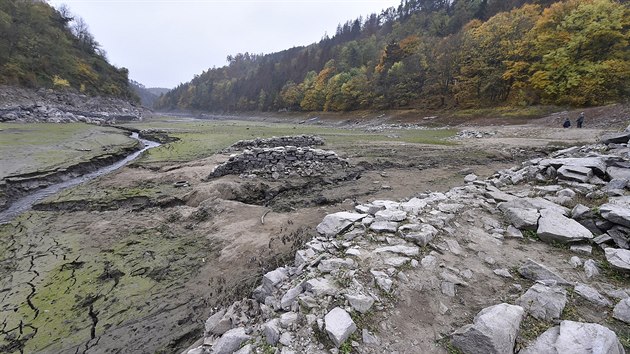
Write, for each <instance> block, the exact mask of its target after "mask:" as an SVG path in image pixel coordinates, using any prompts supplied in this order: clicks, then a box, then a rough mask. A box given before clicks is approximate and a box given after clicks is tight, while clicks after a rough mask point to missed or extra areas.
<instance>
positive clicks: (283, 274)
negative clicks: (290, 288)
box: [262, 268, 289, 293]
mask: <svg viewBox="0 0 630 354" xmlns="http://www.w3.org/2000/svg"><path fill="white" fill-rule="evenodd" d="M288 278H289V272H288V271H287V270H286V269H285V268H276V269H274V270H272V271H271V272H268V273H266V274H265V275H263V279H262V286H263V288H264V289H266V290H267V291H268V293H271V292H272V291H273V289H274V288H275V287H276V286H278V285H279V284H280V283H282V282H283V281H284V280H285V279H288Z"/></svg>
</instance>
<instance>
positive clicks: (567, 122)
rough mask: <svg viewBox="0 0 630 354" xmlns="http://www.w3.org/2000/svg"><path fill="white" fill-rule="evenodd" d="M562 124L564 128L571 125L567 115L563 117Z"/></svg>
mask: <svg viewBox="0 0 630 354" xmlns="http://www.w3.org/2000/svg"><path fill="white" fill-rule="evenodd" d="M562 126H563V127H564V128H568V127H570V126H571V121H570V120H569V117H566V118H565V119H564V123H562Z"/></svg>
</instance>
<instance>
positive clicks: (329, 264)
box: [317, 258, 355, 273]
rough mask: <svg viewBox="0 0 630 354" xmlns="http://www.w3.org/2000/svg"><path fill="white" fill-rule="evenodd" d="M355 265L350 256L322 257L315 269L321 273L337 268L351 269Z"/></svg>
mask: <svg viewBox="0 0 630 354" xmlns="http://www.w3.org/2000/svg"><path fill="white" fill-rule="evenodd" d="M354 267H355V263H354V261H353V260H352V259H350V258H346V259H343V258H331V259H323V260H322V261H321V262H319V265H318V266H317V269H319V271H320V272H322V273H330V272H333V271H336V270H339V269H352V268H354Z"/></svg>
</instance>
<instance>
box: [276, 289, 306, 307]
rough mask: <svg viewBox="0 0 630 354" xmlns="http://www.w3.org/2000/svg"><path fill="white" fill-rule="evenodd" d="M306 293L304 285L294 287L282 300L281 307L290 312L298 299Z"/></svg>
mask: <svg viewBox="0 0 630 354" xmlns="http://www.w3.org/2000/svg"><path fill="white" fill-rule="evenodd" d="M303 291H304V289H303V288H302V285H298V286H296V287H293V288H291V289H289V291H287V292H286V293H285V294H284V296H282V299H280V306H281V307H282V309H283V310H285V311H286V310H289V309H290V308H291V305H292V304H293V303H294V302H295V301H296V299H297V297H298V296H299V295H300V294H301V293H302V292H303Z"/></svg>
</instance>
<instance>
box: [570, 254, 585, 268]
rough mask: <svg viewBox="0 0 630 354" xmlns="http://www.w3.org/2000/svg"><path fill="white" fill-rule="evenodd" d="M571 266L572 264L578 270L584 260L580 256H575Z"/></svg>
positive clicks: (572, 258) (571, 260)
mask: <svg viewBox="0 0 630 354" xmlns="http://www.w3.org/2000/svg"><path fill="white" fill-rule="evenodd" d="M569 264H571V266H572V267H573V268H577V267H579V266H581V265H582V260H581V259H580V257H578V256H573V257H571V259H570V260H569Z"/></svg>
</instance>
